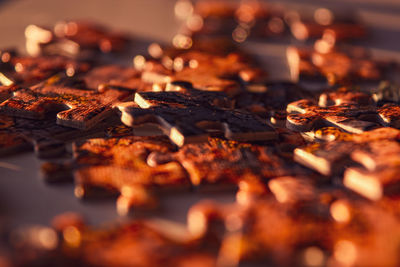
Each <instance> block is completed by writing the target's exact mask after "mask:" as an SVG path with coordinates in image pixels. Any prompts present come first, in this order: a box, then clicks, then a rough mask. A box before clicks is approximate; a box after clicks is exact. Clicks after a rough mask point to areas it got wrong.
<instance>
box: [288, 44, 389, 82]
mask: <svg viewBox="0 0 400 267" xmlns="http://www.w3.org/2000/svg"><path fill="white" fill-rule="evenodd" d="M287 60H288V64H289V69H290V73H291V77H292V79H293V80H295V81H322V82H329V83H330V84H336V83H339V84H346V83H352V82H376V81H378V80H381V79H382V78H383V77H384V68H385V63H382V62H378V61H375V60H373V59H372V58H371V57H370V56H369V55H368V53H367V52H366V51H364V50H363V48H354V49H353V48H332V49H330V50H328V51H319V50H314V49H313V48H301V47H293V46H291V47H289V48H288V49H287Z"/></svg>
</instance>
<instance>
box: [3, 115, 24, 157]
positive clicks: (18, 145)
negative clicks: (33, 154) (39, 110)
mask: <svg viewBox="0 0 400 267" xmlns="http://www.w3.org/2000/svg"><path fill="white" fill-rule="evenodd" d="M14 124H15V122H14V120H13V118H12V117H9V116H5V115H1V116H0V156H5V155H9V154H14V153H17V152H20V151H25V150H29V149H31V144H30V142H29V141H28V140H27V139H26V138H24V136H23V135H21V134H19V133H17V132H14V131H12V130H11V129H12V128H13V127H14Z"/></svg>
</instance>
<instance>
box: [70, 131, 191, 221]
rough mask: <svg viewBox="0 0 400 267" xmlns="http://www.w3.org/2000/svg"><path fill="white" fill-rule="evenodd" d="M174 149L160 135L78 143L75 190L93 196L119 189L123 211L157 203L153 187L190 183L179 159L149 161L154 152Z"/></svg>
mask: <svg viewBox="0 0 400 267" xmlns="http://www.w3.org/2000/svg"><path fill="white" fill-rule="evenodd" d="M173 149H174V146H173V145H172V144H171V143H170V142H169V141H168V139H167V138H165V137H159V136H157V137H133V136H131V137H123V138H110V139H103V138H98V139H89V140H87V141H85V142H83V143H81V144H79V143H78V144H76V145H75V148H74V161H75V162H76V165H77V168H76V169H75V171H74V177H75V194H76V195H77V196H78V197H80V198H89V197H90V196H91V195H95V194H96V192H98V191H100V190H101V191H104V192H106V193H107V192H108V193H110V192H111V193H112V192H119V193H120V195H119V197H118V200H117V210H118V212H119V213H120V214H127V213H128V212H129V210H130V208H131V207H152V206H154V205H155V204H156V200H155V198H154V197H153V196H152V193H151V191H152V190H158V191H161V192H162V191H164V192H165V190H178V189H185V188H186V189H188V188H189V187H190V184H189V180H188V179H187V175H186V172H185V171H184V169H183V168H182V167H181V165H180V164H179V163H177V162H169V163H166V164H163V165H159V166H149V165H148V164H147V162H146V161H147V157H148V155H149V154H150V153H151V152H154V151H158V152H162V153H170V152H172V151H173ZM99 189H100V190H99Z"/></svg>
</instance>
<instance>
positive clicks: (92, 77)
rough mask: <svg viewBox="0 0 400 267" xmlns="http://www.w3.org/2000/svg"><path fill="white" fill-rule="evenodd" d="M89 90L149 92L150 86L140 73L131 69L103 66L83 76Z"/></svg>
mask: <svg viewBox="0 0 400 267" xmlns="http://www.w3.org/2000/svg"><path fill="white" fill-rule="evenodd" d="M83 80H84V81H85V83H86V86H87V87H88V88H91V89H98V88H104V87H107V86H108V87H115V88H120V89H121V90H124V89H125V90H133V91H151V90H152V85H151V84H149V83H145V82H144V81H143V80H142V79H141V72H140V71H138V70H136V69H135V68H131V67H123V66H119V65H105V66H99V67H96V68H93V69H92V70H91V71H89V72H88V73H86V74H85V75H84V76H83Z"/></svg>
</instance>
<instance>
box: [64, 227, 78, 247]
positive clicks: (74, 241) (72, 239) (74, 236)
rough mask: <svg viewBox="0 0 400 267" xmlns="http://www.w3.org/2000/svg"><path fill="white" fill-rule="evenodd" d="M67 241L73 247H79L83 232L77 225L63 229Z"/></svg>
mask: <svg viewBox="0 0 400 267" xmlns="http://www.w3.org/2000/svg"><path fill="white" fill-rule="evenodd" d="M63 237H64V240H65V242H66V243H67V244H68V245H69V246H71V247H79V245H80V243H81V232H80V231H79V230H78V228H76V227H75V226H68V227H66V228H65V229H64V231H63Z"/></svg>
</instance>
